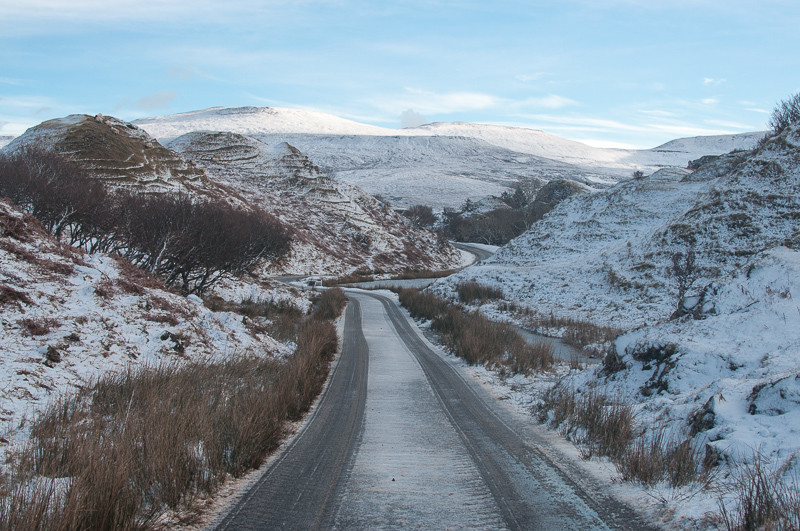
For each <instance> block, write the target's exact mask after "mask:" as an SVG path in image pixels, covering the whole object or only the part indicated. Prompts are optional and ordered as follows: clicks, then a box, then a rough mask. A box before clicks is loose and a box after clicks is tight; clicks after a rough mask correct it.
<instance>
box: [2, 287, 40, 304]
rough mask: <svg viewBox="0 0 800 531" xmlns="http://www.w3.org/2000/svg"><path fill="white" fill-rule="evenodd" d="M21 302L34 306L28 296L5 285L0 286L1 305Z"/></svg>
mask: <svg viewBox="0 0 800 531" xmlns="http://www.w3.org/2000/svg"><path fill="white" fill-rule="evenodd" d="M14 302H21V303H23V304H33V301H32V300H31V298H30V297H28V295H27V294H26V293H24V292H22V291H20V290H18V289H15V288H12V287H11V286H7V285H5V284H0V304H8V303H14Z"/></svg>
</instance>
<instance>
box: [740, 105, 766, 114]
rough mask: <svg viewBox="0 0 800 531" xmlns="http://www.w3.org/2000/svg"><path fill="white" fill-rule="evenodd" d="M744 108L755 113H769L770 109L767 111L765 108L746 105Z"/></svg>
mask: <svg viewBox="0 0 800 531" xmlns="http://www.w3.org/2000/svg"><path fill="white" fill-rule="evenodd" d="M745 110H746V111H750V112H757V113H760V114H770V112H771V111H769V110H767V109H760V108H758V107H747V108H746V109H745Z"/></svg>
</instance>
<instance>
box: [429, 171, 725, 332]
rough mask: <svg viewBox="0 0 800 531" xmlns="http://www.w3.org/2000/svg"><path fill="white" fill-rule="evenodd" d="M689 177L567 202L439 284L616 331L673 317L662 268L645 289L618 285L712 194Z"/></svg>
mask: <svg viewBox="0 0 800 531" xmlns="http://www.w3.org/2000/svg"><path fill="white" fill-rule="evenodd" d="M689 173H690V172H689V171H688V170H681V169H664V170H660V171H658V172H656V173H655V174H653V175H651V176H650V177H647V178H645V179H641V180H632V181H626V182H624V183H621V184H619V185H617V186H615V187H614V188H611V189H610V190H608V191H605V192H598V193H595V194H581V195H577V196H574V197H572V198H570V199H566V200H565V201H564V202H562V203H561V204H560V205H559V206H557V207H556V208H555V210H553V211H551V212H550V213H549V214H547V215H546V216H545V217H544V219H542V220H541V221H539V222H537V223H535V224H534V225H533V227H532V229H531V230H530V231H528V232H526V233H524V234H523V235H521V236H519V237H518V238H516V239H514V240H512V241H511V242H510V243H509V244H507V245H506V246H504V247H502V248H501V249H500V250H498V252H497V253H496V254H495V255H494V256H493V257H492V258H489V259H487V260H485V261H483V262H482V263H481V264H478V265H476V266H473V267H470V268H468V269H465V270H464V271H462V272H460V273H459V274H458V275H456V276H455V277H453V278H452V279H450V280H448V281H442V282H440V283H437V286H439V287H438V288H437V289H439V290H440V291H442V292H444V291H449V290H450V289H452V288H453V287H454V286H455V285H456V283H457V282H459V281H461V280H466V279H473V278H474V279H477V280H478V281H479V282H481V283H484V284H492V285H496V286H498V287H502V289H503V292H504V293H505V294H506V296H507V297H508V298H509V299H513V300H515V301H516V302H518V303H520V304H523V305H524V306H527V307H530V308H533V309H543V311H545V312H551V311H552V312H554V313H556V314H557V315H562V316H564V317H573V318H580V319H584V320H589V321H592V322H596V323H600V324H604V325H611V324H614V325H615V326H618V327H632V326H636V325H639V324H642V323H643V322H645V321H646V320H648V319H652V318H663V317H664V316H668V315H669V313H670V312H671V311H672V309H671V306H670V304H671V290H670V288H669V282H668V279H666V278H665V276H664V272H663V269H664V266H663V265H661V267H660V268H659V269H660V271H658V275H657V276H656V277H653V278H649V277H652V276H653V275H652V272H653V270H655V269H656V268H654V267H651V266H647V267H646V268H642V271H641V276H642V277H643V280H641V281H639V283H638V284H637V286H638V288H640V289H637V288H634V286H633V284H630V286H628V285H624V286H621V285H619V281H617V280H616V279H617V278H618V277H619V275H620V269H621V264H623V263H624V264H626V271H627V270H629V269H630V270H632V271H635V268H637V267H640V268H641V266H638V264H636V263H629V257H630V256H632V254H631V253H632V249H635V248H638V247H639V246H642V245H645V244H646V243H647V242H648V241H649V239H650V238H652V236H653V235H654V234H655V233H656V232H657V231H658V230H659V229H660V228H662V227H664V226H666V225H668V224H669V223H670V221H671V220H672V219H673V218H676V217H679V216H681V215H682V213H684V212H686V211H687V210H689V209H690V208H691V207H692V206H693V205H694V203H695V201H696V199H697V196H698V195H699V194H702V193H704V192H705V191H706V190H708V188H709V184H708V183H707V182H691V183H689V182H682V180H683V178H684V177H686V176H687V175H688V174H689ZM625 282H626V283H630V281H628V280H626V281H625Z"/></svg>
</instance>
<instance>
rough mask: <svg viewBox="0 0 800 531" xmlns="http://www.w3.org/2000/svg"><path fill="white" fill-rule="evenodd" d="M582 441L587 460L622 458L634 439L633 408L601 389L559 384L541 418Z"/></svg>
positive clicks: (540, 413) (551, 392) (551, 393)
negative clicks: (599, 457)
mask: <svg viewBox="0 0 800 531" xmlns="http://www.w3.org/2000/svg"><path fill="white" fill-rule="evenodd" d="M548 417H549V418H550V424H551V425H552V426H554V427H558V428H559V429H560V430H561V432H562V433H564V434H565V435H567V436H569V437H570V438H571V439H572V440H574V441H576V442H578V443H580V444H581V445H582V446H583V448H582V453H583V455H584V457H586V458H587V459H588V458H589V457H592V456H609V457H611V458H612V459H614V460H615V461H617V460H619V459H621V458H622V457H623V456H624V455H625V452H626V451H627V449H628V448H629V446H630V445H631V443H632V441H633V407H632V406H631V405H630V404H628V403H626V402H625V401H624V400H622V399H611V398H609V397H606V396H605V395H603V394H600V393H598V392H597V391H588V392H585V393H578V392H577V391H576V390H575V389H573V388H566V387H562V386H558V385H556V386H555V387H553V388H552V389H550V390H549V391H548V392H547V393H546V394H545V397H544V403H543V404H542V405H541V406H540V410H539V419H540V420H541V421H543V422H544V421H545V420H547V419H548Z"/></svg>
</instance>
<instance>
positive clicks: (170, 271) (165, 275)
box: [0, 150, 290, 293]
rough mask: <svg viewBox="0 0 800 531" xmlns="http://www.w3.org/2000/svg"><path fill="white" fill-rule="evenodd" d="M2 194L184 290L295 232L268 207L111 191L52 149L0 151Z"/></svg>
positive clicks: (247, 262)
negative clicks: (1, 153) (247, 207)
mask: <svg viewBox="0 0 800 531" xmlns="http://www.w3.org/2000/svg"><path fill="white" fill-rule="evenodd" d="M0 196H8V197H9V198H11V200H12V201H13V202H14V203H16V204H17V205H18V206H19V207H20V208H22V209H23V210H24V211H26V212H30V213H31V214H33V215H34V216H35V217H36V218H38V219H39V220H40V221H41V222H42V223H43V225H44V227H45V228H46V229H47V230H48V231H50V232H51V233H53V234H54V235H55V236H56V237H57V238H61V237H62V236H63V237H64V238H66V239H67V240H68V242H69V243H70V244H72V245H76V246H79V247H82V248H83V249H85V250H87V251H89V252H98V251H102V252H108V253H118V254H120V255H122V256H124V257H125V258H126V259H128V260H130V261H131V262H133V263H134V264H136V265H137V266H139V267H141V268H143V269H145V270H147V271H148V272H150V273H152V274H155V275H157V276H159V277H160V278H162V279H163V280H164V282H165V283H166V285H167V286H168V287H171V286H175V287H178V288H180V289H181V290H182V291H183V292H184V293H202V292H203V291H205V290H206V289H208V287H209V286H210V285H212V284H213V283H214V282H216V281H217V280H218V279H219V278H221V277H222V276H223V275H225V274H239V273H242V272H244V271H246V270H247V269H248V268H250V267H251V266H253V265H254V264H255V263H257V262H258V261H260V260H262V259H269V258H276V257H278V256H280V255H282V254H283V253H285V252H286V251H287V250H288V245H289V239H290V235H289V233H288V231H287V230H286V229H285V228H284V227H283V225H282V224H281V223H280V222H279V221H278V220H277V219H275V218H274V217H272V216H270V215H269V214H266V213H265V212H256V211H243V210H237V209H234V208H232V207H230V206H229V205H227V204H225V203H224V202H222V201H216V202H214V201H207V202H195V201H192V200H191V199H189V198H188V197H185V196H171V195H143V194H138V193H133V192H126V191H117V192H113V193H112V192H110V191H108V190H107V189H106V188H105V185H104V184H103V183H102V182H101V181H100V180H98V179H92V178H89V177H86V176H84V175H83V174H82V172H81V170H80V169H79V168H78V167H77V166H75V165H74V164H73V163H71V162H70V161H69V160H67V159H65V158H64V157H61V156H60V155H58V154H56V153H53V152H43V151H35V150H29V151H24V152H21V153H19V154H16V155H13V156H3V157H0ZM9 228H10V229H13V228H14V227H9ZM17 232H19V231H17Z"/></svg>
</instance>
